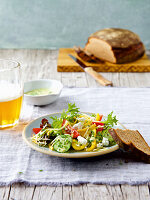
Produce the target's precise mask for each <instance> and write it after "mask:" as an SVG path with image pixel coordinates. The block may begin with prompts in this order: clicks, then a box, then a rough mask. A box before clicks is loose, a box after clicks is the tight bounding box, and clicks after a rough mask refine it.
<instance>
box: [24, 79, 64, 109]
mask: <svg viewBox="0 0 150 200" xmlns="http://www.w3.org/2000/svg"><path fill="white" fill-rule="evenodd" d="M40 88H48V89H50V90H52V91H53V93H52V94H48V95H37V96H35V95H29V94H25V93H26V92H29V91H31V90H35V89H40ZM62 88H63V85H62V83H61V82H60V81H57V80H52V79H40V80H34V81H28V82H25V84H24V100H25V101H26V102H27V103H29V104H32V105H38V106H42V105H47V104H50V103H52V102H54V101H56V100H57V99H58V97H59V95H60V93H61V91H62Z"/></svg>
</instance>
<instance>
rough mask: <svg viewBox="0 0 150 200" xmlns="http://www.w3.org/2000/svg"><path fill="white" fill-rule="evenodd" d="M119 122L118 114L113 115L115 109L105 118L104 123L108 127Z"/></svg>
mask: <svg viewBox="0 0 150 200" xmlns="http://www.w3.org/2000/svg"><path fill="white" fill-rule="evenodd" d="M117 122H118V120H117V119H116V116H113V111H112V112H111V113H110V114H109V115H108V116H107V119H106V120H104V124H105V126H107V127H108V128H112V127H113V126H114V125H115V124H117Z"/></svg>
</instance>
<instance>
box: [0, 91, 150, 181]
mask: <svg viewBox="0 0 150 200" xmlns="http://www.w3.org/2000/svg"><path fill="white" fill-rule="evenodd" d="M68 102H72V103H73V102H75V103H76V105H77V106H78V107H80V110H81V111H85V112H86V111H88V112H99V113H102V114H105V115H106V114H108V113H110V112H111V111H112V110H113V111H114V113H115V114H116V115H117V117H118V119H119V121H120V122H121V123H122V124H124V125H125V126H126V127H127V128H129V129H137V130H139V131H140V133H141V134H142V135H143V137H144V138H145V139H146V141H147V142H148V143H149V144H150V88H137V89H136V88H64V89H63V91H62V94H61V96H60V98H59V100H57V101H56V102H54V103H52V104H50V105H47V106H42V107H38V106H31V105H27V104H25V102H24V105H23V109H22V116H21V120H20V123H19V125H18V126H16V127H14V128H13V129H6V130H1V131H0V185H8V184H11V183H15V182H25V183H27V184H30V185H32V184H35V185H66V184H68V185H72V184H80V183H101V184H124V183H127V184H144V183H147V182H149V181H150V164H145V163H142V162H137V161H134V160H132V159H130V158H129V162H127V161H126V159H127V158H126V154H124V153H123V152H122V151H120V150H118V151H116V152H113V153H111V154H107V155H104V156H99V157H94V158H86V159H68V158H58V157H51V156H48V155H44V154H42V153H39V152H36V151H34V150H32V149H31V148H30V147H28V146H27V145H26V144H25V142H24V141H23V139H22V135H21V134H22V130H23V128H24V126H25V125H26V124H27V123H29V122H30V121H31V120H33V119H35V118H37V117H40V116H42V115H46V114H51V113H54V112H60V111H62V109H64V108H67V104H68Z"/></svg>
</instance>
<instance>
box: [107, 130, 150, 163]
mask: <svg viewBox="0 0 150 200" xmlns="http://www.w3.org/2000/svg"><path fill="white" fill-rule="evenodd" d="M119 131H122V132H124V133H127V132H128V134H127V135H121V134H120V135H119V134H118V132H119ZM109 133H110V134H111V136H112V138H113V139H114V140H115V141H116V143H117V144H118V145H119V147H120V148H122V149H124V150H125V151H130V152H131V153H132V154H133V155H135V156H136V157H137V158H139V159H140V160H142V161H144V162H146V163H150V147H149V146H148V144H147V143H146V141H145V140H144V138H143V136H142V135H141V134H140V133H139V131H137V130H136V131H133V130H129V129H125V130H122V129H109ZM130 133H136V134H138V136H139V137H140V138H141V139H140V141H138V142H139V144H140V143H144V145H145V146H143V150H142V149H141V148H140V146H139V145H138V143H135V141H133V140H132V139H131V138H130V137H131V136H130V135H129V134H130ZM132 137H133V136H132ZM145 147H146V149H145ZM144 149H145V150H144Z"/></svg>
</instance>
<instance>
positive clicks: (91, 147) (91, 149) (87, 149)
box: [86, 140, 96, 152]
mask: <svg viewBox="0 0 150 200" xmlns="http://www.w3.org/2000/svg"><path fill="white" fill-rule="evenodd" d="M95 148H96V140H94V141H93V142H92V143H91V146H90V147H88V148H86V151H88V152H89V151H93V149H95Z"/></svg>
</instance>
